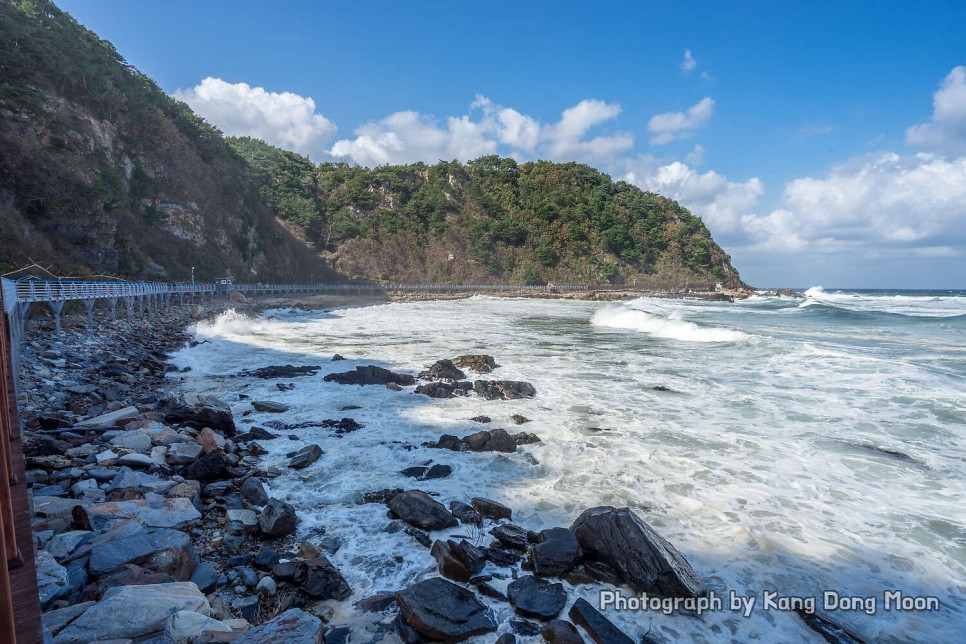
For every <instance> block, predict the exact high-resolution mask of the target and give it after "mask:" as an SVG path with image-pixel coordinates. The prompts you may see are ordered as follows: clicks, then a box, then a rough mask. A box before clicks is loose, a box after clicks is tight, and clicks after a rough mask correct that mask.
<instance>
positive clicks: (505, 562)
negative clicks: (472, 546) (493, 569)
mask: <svg viewBox="0 0 966 644" xmlns="http://www.w3.org/2000/svg"><path fill="white" fill-rule="evenodd" d="M483 554H484V555H486V560H487V561H489V562H491V563H493V565H494V566H498V567H500V568H512V567H513V566H516V565H517V564H518V563H520V562H521V561H522V560H523V557H521V556H520V555H516V554H513V553H512V552H508V551H506V550H504V549H502V548H494V547H493V546H490V547H488V548H483Z"/></svg>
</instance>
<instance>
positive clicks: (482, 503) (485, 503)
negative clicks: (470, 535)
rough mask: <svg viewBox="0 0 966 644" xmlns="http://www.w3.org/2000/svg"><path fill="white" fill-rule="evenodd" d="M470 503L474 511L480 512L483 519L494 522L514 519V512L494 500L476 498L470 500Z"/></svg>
mask: <svg viewBox="0 0 966 644" xmlns="http://www.w3.org/2000/svg"><path fill="white" fill-rule="evenodd" d="M470 503H471V504H472V505H473V509H474V510H476V511H477V512H479V514H480V516H481V517H484V518H487V519H493V520H494V521H499V520H501V519H512V518H513V510H511V509H510V508H509V507H507V506H505V505H503V504H502V503H499V502H497V501H493V500H492V499H484V498H483V497H480V496H475V497H473V498H472V499H470Z"/></svg>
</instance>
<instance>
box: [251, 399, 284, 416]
mask: <svg viewBox="0 0 966 644" xmlns="http://www.w3.org/2000/svg"><path fill="white" fill-rule="evenodd" d="M252 407H254V408H255V411H264V412H268V413H270V414H282V413H285V412H287V411H288V410H289V409H291V408H290V407H289V406H288V405H283V404H282V403H279V402H272V401H271V400H253V401H252Z"/></svg>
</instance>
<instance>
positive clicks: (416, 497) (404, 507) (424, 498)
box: [388, 490, 457, 530]
mask: <svg viewBox="0 0 966 644" xmlns="http://www.w3.org/2000/svg"><path fill="white" fill-rule="evenodd" d="M388 505H389V509H390V510H392V511H393V512H394V513H395V514H396V516H398V517H399V518H400V519H402V520H403V521H405V522H406V523H408V524H409V525H411V526H415V527H417V528H420V529H422V530H442V529H444V528H452V527H455V526H456V525H457V523H456V517H454V516H453V515H452V514H450V512H449V511H447V510H446V508H445V506H443V504H442V503H440V502H439V501H437V500H435V499H433V498H432V497H431V496H429V495H428V494H426V493H425V492H422V491H420V490H407V491H405V492H403V493H402V494H397V495H396V496H394V497H393V498H392V500H390V501H389V503H388Z"/></svg>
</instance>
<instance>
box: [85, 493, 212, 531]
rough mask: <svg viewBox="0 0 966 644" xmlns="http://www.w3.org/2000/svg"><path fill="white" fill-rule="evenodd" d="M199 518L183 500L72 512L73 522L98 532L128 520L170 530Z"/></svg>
mask: <svg viewBox="0 0 966 644" xmlns="http://www.w3.org/2000/svg"><path fill="white" fill-rule="evenodd" d="M199 518H201V513H200V512H198V510H197V509H196V508H195V506H194V505H192V504H191V501H190V500H188V499H184V498H177V499H139V500H136V501H117V502H108V503H94V504H91V505H88V506H78V507H77V508H75V510H74V520H75V522H77V523H78V524H79V525H81V526H82V527H84V528H89V529H91V530H99V531H103V530H107V529H110V528H113V527H115V526H118V525H120V524H122V523H126V522H127V521H131V520H134V521H137V522H138V523H140V524H141V525H144V526H148V527H151V528H174V527H177V526H180V525H184V524H186V523H190V522H191V521H194V520H196V519H199Z"/></svg>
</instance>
